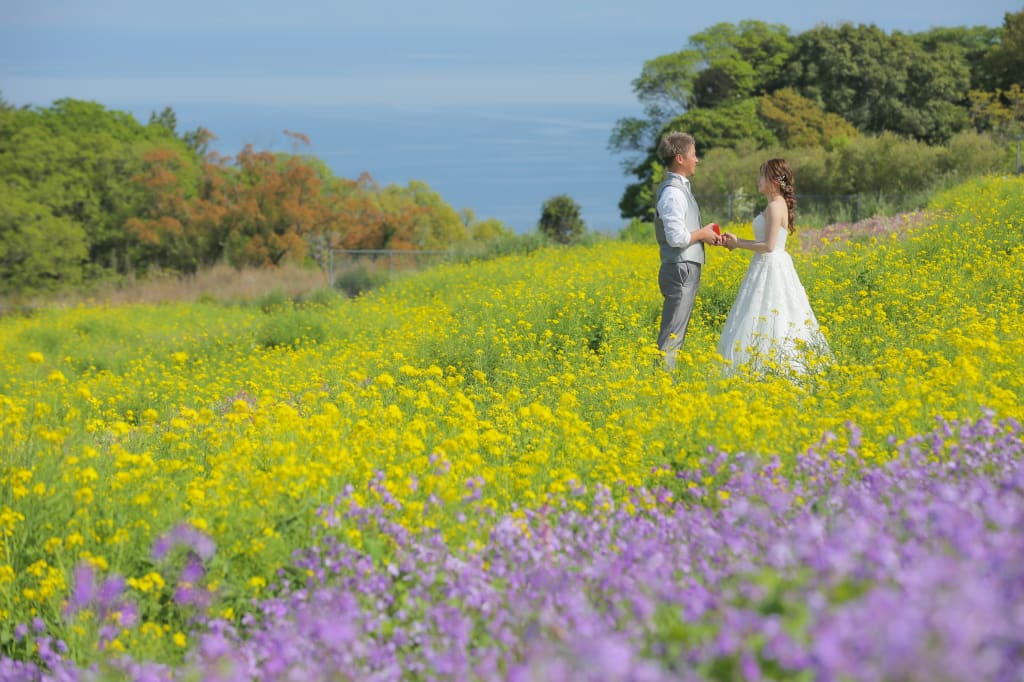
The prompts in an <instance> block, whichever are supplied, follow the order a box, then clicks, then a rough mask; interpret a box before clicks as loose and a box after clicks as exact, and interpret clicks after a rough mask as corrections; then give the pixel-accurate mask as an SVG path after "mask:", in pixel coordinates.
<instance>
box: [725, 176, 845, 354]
mask: <svg viewBox="0 0 1024 682" xmlns="http://www.w3.org/2000/svg"><path fill="white" fill-rule="evenodd" d="M757 188H758V190H759V191H760V192H761V193H762V194H764V195H765V197H767V198H768V206H767V207H766V208H765V209H764V212H762V213H761V214H760V215H758V216H757V217H756V218H754V239H753V240H750V239H739V238H738V237H737V236H736V235H735V234H732V233H731V232H726V233H725V234H724V235H723V242H722V243H723V244H724V245H725V246H726V247H728V249H729V250H730V251H732V250H733V249H735V248H740V249H748V250H750V251H753V252H754V256H753V258H752V259H751V261H750V267H749V268H748V269H747V273H746V274H745V275H744V276H743V282H742V283H741V284H740V288H739V292H738V293H737V294H736V301H735V302H734V303H733V305H732V308H731V309H730V310H729V316H728V317H727V318H726V320H725V327H724V328H723V330H722V338H721V340H720V341H719V342H718V352H719V354H720V355H721V356H722V357H724V358H725V359H726V360H727V361H728V362H729V364H730V367H731V368H735V367H738V366H739V365H743V364H747V363H750V364H751V365H752V366H753V367H754V368H755V369H758V370H770V369H772V368H773V367H775V368H778V369H781V370H782V371H787V370H788V371H790V372H795V373H801V374H802V373H804V372H806V371H807V369H808V366H809V365H810V364H813V362H814V358H815V357H823V356H827V355H828V354H829V349H828V343H827V342H826V341H825V337H824V336H823V335H822V333H821V330H820V329H819V328H818V321H817V319H815V317H814V311H813V310H811V305H810V303H809V302H808V300H807V293H806V292H805V291H804V287H803V285H802V284H801V283H800V278H799V277H798V276H797V274H796V269H795V268H794V267H793V259H792V258H791V257H790V255H789V254H788V253H786V237H788V236H789V235H791V234H793V232H794V220H793V215H794V213H795V211H796V197H795V195H794V190H793V170H792V169H791V168H790V167H789V164H788V163H786V161H785V160H784V159H769V160H768V161H765V162H764V163H763V164H761V174H760V176H759V177H758V181H757Z"/></svg>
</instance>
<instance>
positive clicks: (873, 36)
mask: <svg viewBox="0 0 1024 682" xmlns="http://www.w3.org/2000/svg"><path fill="white" fill-rule="evenodd" d="M781 82H782V83H784V84H786V85H789V86H791V87H793V88H794V89H795V90H796V91H797V92H799V93H800V94H801V95H803V96H804V97H807V98H808V99H811V100H812V101H815V102H817V103H818V104H820V105H821V106H822V107H823V108H824V109H825V110H826V111H829V112H832V113H835V114H838V115H840V116H842V117H844V118H845V119H847V120H848V121H850V122H851V123H853V124H854V125H855V126H856V127H857V128H858V129H859V130H861V131H864V132H871V133H881V132H883V131H891V132H894V133H897V134H900V135H907V136H910V137H913V138H915V139H918V140H923V141H926V142H931V143H935V142H944V141H945V140H948V139H949V138H950V137H951V136H952V135H953V134H954V133H955V132H957V131H959V130H962V129H963V128H964V127H966V125H967V124H968V120H967V114H966V110H965V109H964V107H963V106H962V102H963V101H964V99H965V96H966V93H967V90H968V87H969V85H970V73H969V71H968V68H967V65H966V63H965V61H964V58H963V54H962V52H960V51H959V50H956V49H953V48H952V47H950V46H949V45H944V44H943V45H939V46H938V47H937V48H936V50H935V51H934V52H926V51H925V49H924V48H923V47H922V46H921V45H920V44H919V43H918V42H916V41H915V40H914V39H913V38H911V37H910V36H907V35H905V34H902V33H898V32H897V33H893V34H892V35H887V34H886V33H885V32H884V31H882V30H881V29H879V28H878V27H876V26H869V25H857V26H854V25H853V24H842V25H840V26H838V27H830V26H819V27H816V28H813V29H811V30H809V31H806V32H804V33H801V34H800V35H799V36H797V39H796V46H795V49H794V51H793V56H792V59H791V60H790V62H789V64H788V66H787V68H786V70H785V71H784V73H783V76H782V79H781Z"/></svg>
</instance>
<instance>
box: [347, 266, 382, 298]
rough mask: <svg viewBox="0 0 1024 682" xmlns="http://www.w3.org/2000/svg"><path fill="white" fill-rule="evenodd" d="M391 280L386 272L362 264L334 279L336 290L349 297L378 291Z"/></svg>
mask: <svg viewBox="0 0 1024 682" xmlns="http://www.w3.org/2000/svg"><path fill="white" fill-rule="evenodd" d="M389 279H391V277H390V275H388V273H387V271H386V270H376V269H374V270H371V269H370V268H368V267H367V266H366V265H364V264H362V263H360V264H359V265H356V266H355V267H352V268H349V269H348V270H344V271H342V272H340V273H339V274H338V275H336V276H335V277H334V288H335V289H338V290H339V291H342V292H344V293H345V294H346V295H347V296H349V297H355V296H358V295H359V294H362V293H364V292H367V291H371V290H373V289H376V288H377V287H379V286H381V285H383V284H384V283H386V282H387V281H388V280H389Z"/></svg>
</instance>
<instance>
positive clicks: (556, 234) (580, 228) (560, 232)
mask: <svg viewBox="0 0 1024 682" xmlns="http://www.w3.org/2000/svg"><path fill="white" fill-rule="evenodd" d="M537 229H538V230H539V231H540V232H541V234H544V235H546V236H547V237H549V238H551V239H553V240H554V241H556V242H558V243H559V244H571V243H573V242H574V241H576V240H577V239H579V238H580V237H581V236H582V235H583V233H584V232H586V231H587V226H586V224H585V223H584V222H583V218H582V217H581V215H580V206H579V204H577V203H576V201H575V200H574V199H573V198H572V197H570V196H569V195H567V194H559V195H558V196H554V197H551V198H550V199H548V200H547V201H545V202H544V206H543V207H542V209H541V215H540V222H538V223H537Z"/></svg>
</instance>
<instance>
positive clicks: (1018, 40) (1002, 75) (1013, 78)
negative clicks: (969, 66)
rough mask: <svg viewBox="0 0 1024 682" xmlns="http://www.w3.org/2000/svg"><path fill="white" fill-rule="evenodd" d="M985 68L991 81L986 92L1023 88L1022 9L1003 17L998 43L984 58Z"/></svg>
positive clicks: (1023, 24) (1023, 47)
mask: <svg viewBox="0 0 1024 682" xmlns="http://www.w3.org/2000/svg"><path fill="white" fill-rule="evenodd" d="M985 67H986V69H987V70H988V72H989V73H990V74H991V79H992V80H991V82H990V86H989V87H987V88H984V89H986V90H995V89H1001V90H1003V91H1006V90H1009V89H1010V88H1011V87H1013V86H1014V85H1020V86H1024V9H1022V10H1021V11H1019V12H1014V13H1010V12H1007V13H1006V14H1005V15H1004V16H1003V27H1002V30H1001V31H1000V33H999V42H998V43H997V44H996V45H994V46H993V47H992V49H991V50H990V51H989V52H988V54H987V55H986V56H985Z"/></svg>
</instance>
